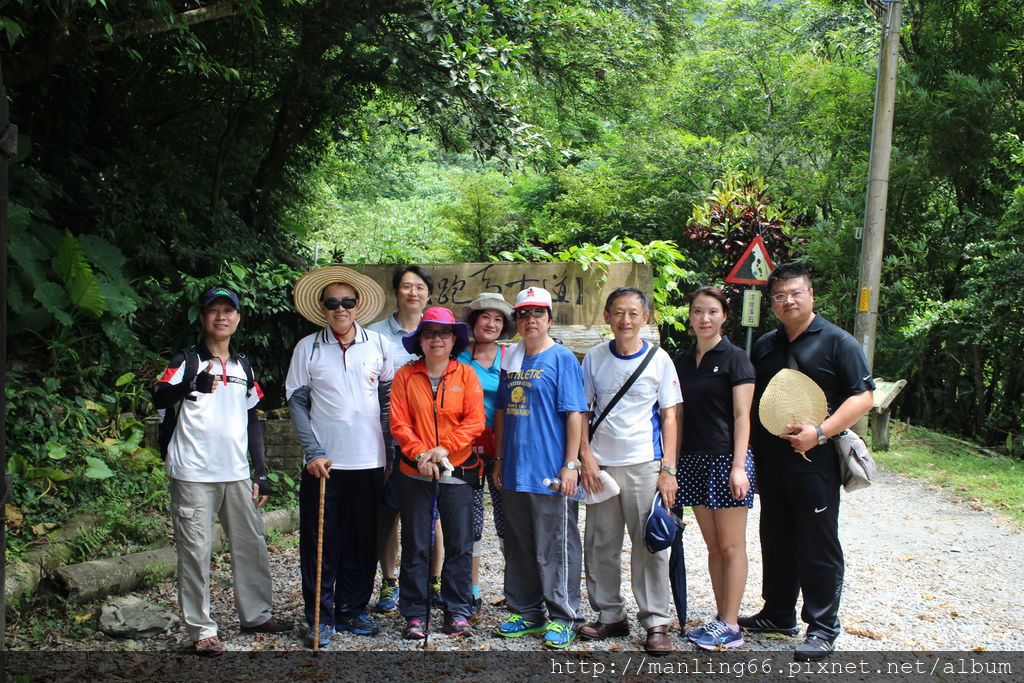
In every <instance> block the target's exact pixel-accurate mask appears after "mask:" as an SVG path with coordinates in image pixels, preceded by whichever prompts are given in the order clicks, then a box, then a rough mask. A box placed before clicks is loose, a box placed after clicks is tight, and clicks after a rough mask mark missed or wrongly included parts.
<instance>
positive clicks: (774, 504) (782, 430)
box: [739, 263, 875, 660]
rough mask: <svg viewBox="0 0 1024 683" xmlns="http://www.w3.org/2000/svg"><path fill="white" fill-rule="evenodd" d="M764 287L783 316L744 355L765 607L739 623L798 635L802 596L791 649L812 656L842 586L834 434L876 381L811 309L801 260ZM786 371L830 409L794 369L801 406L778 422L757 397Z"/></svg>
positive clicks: (821, 646)
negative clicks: (749, 380) (752, 376)
mask: <svg viewBox="0 0 1024 683" xmlns="http://www.w3.org/2000/svg"><path fill="white" fill-rule="evenodd" d="M768 295H769V301H770V302H771V307H772V312H773V313H775V316H776V317H777V318H778V319H779V322H780V323H782V324H781V325H780V326H779V327H778V328H776V329H774V330H772V331H771V332H768V333H767V334H765V335H763V336H762V337H761V338H760V339H758V340H757V343H756V344H755V345H754V351H753V353H752V354H751V361H752V362H753V364H754V370H755V371H756V373H757V384H756V387H757V388H756V389H755V396H754V410H755V411H757V412H756V414H755V415H754V416H753V418H752V420H751V421H752V423H753V430H752V441H753V451H754V458H755V462H756V465H757V479H758V492H759V493H760V495H761V524H760V531H761V554H762V566H763V584H762V590H761V596H762V597H763V598H764V606H763V607H762V608H761V610H760V611H759V612H758V613H757V614H754V615H752V616H749V617H740V618H739V625H740V626H741V627H743V628H744V629H745V630H747V631H750V632H755V633H783V634H786V635H796V634H797V633H799V629H798V627H797V622H796V601H797V596H798V595H800V594H803V611H802V612H801V615H800V616H801V618H802V619H803V621H804V622H805V623H806V624H807V632H806V633H805V637H804V640H803V642H801V643H799V644H797V646H796V650H795V652H794V657H795V658H796V659H797V660H816V659H822V658H824V657H826V656H828V655H829V653H831V652H832V651H833V650H834V649H835V640H836V638H837V637H838V635H839V597H840V594H841V592H842V587H843V569H844V561H843V549H842V546H841V545H840V543H839V487H840V485H841V482H840V477H839V458H838V454H837V451H836V449H835V447H834V445H833V444H832V442H831V437H834V436H836V435H838V434H840V433H841V432H843V431H844V430H846V429H849V428H850V427H851V426H852V425H853V424H854V423H855V422H856V421H857V420H858V419H860V418H861V416H863V415H864V414H865V413H867V412H868V411H869V410H870V409H871V406H872V393H871V392H872V390H873V389H874V388H875V383H874V380H872V378H871V371H870V370H869V369H868V366H867V361H866V360H865V358H864V353H863V351H862V350H861V348H860V345H858V344H857V342H856V340H854V338H853V337H852V336H851V335H850V334H849V333H848V332H846V331H844V330H842V329H840V328H838V327H836V326H835V325H833V324H832V323H830V322H828V321H827V320H825V319H824V318H823V317H822V316H821V314H819V313H818V312H817V311H815V310H814V289H813V287H812V286H811V277H810V272H809V271H808V269H807V268H806V267H805V266H802V265H799V264H792V263H791V264H785V265H781V266H779V267H778V268H776V269H775V270H774V271H772V273H771V275H769V276H768ZM787 369H792V370H799V371H800V372H801V373H803V374H804V375H806V376H807V377H808V378H809V381H810V382H812V383H813V384H815V385H817V387H819V388H820V391H822V392H824V395H825V399H826V401H827V404H828V415H827V417H826V415H825V412H824V411H823V410H822V406H821V404H820V397H816V396H812V395H811V394H814V393H815V392H813V391H812V392H808V391H807V390H806V389H800V382H802V381H803V380H801V378H800V377H799V376H797V375H793V376H791V377H790V378H788V379H786V378H785V377H783V378H781V379H783V380H785V384H784V386H785V387H787V388H786V389H785V390H786V391H787V392H788V393H789V396H790V397H791V399H790V403H793V404H796V403H799V404H800V414H801V416H798V417H793V418H792V420H793V422H792V423H790V424H780V420H779V417H780V413H779V411H778V410H777V408H778V407H779V404H778V403H773V402H772V401H770V400H769V401H766V403H765V414H764V415H763V416H761V414H760V409H759V404H760V401H761V398H762V397H763V395H764V394H767V392H768V390H769V387H770V386H771V382H772V381H773V379H774V378H775V376H776V375H777V374H779V373H780V372H783V371H785V370H787ZM777 386H778V385H776V388H777ZM768 398H769V399H770V398H771V397H770V395H769V396H768ZM773 418H775V419H773ZM769 430H771V431H769ZM772 432H774V433H772Z"/></svg>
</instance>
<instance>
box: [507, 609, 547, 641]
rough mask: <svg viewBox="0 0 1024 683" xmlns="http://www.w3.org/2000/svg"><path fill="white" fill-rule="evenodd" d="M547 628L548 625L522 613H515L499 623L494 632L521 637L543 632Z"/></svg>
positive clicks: (508, 636)
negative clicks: (527, 617) (525, 617)
mask: <svg viewBox="0 0 1024 683" xmlns="http://www.w3.org/2000/svg"><path fill="white" fill-rule="evenodd" d="M546 630H547V626H545V625H544V624H541V623H540V622H537V621H530V620H529V619H524V618H523V615H521V614H513V615H512V616H511V617H509V620H508V621H506V622H505V623H504V624H500V625H498V627H497V628H495V629H494V632H495V633H497V634H498V635H499V636H505V637H506V638H519V637H520V636H527V635H530V634H531V633H541V632H542V631H546Z"/></svg>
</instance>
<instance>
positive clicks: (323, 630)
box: [303, 624, 335, 647]
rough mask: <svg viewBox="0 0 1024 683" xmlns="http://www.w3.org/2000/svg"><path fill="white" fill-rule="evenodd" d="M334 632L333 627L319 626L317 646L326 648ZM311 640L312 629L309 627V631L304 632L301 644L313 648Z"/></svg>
mask: <svg viewBox="0 0 1024 683" xmlns="http://www.w3.org/2000/svg"><path fill="white" fill-rule="evenodd" d="M334 632H335V631H334V627H333V626H330V625H328V624H320V640H319V643H318V645H317V646H318V647H327V646H328V645H330V644H331V636H332V635H334ZM313 638H314V636H313V627H312V626H310V627H309V630H308V631H306V637H305V638H304V639H303V642H304V643H305V644H306V647H313Z"/></svg>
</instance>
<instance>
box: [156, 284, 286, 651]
mask: <svg viewBox="0 0 1024 683" xmlns="http://www.w3.org/2000/svg"><path fill="white" fill-rule="evenodd" d="M199 308H200V313H199V320H200V323H201V325H202V328H203V341H202V342H200V343H199V344H197V345H195V346H192V347H190V348H187V349H184V350H182V351H180V352H179V353H178V354H177V355H175V356H174V358H172V359H171V360H170V362H169V363H168V364H167V369H166V370H165V371H164V374H163V376H162V377H161V378H160V380H159V381H158V382H157V383H156V386H155V387H154V388H153V404H154V405H155V406H156V407H157V408H158V409H161V410H164V411H172V412H171V413H170V414H169V415H167V418H168V419H169V420H170V422H168V426H169V427H171V428H172V429H173V431H172V432H171V433H170V434H169V440H168V441H167V443H166V458H167V466H166V467H167V478H168V480H169V481H170V492H171V512H172V515H173V523H174V543H175V546H176V548H177V550H178V602H179V603H180V604H181V611H182V616H183V618H184V622H185V629H186V630H187V631H188V633H189V635H190V636H192V640H193V641H194V643H195V645H194V647H195V652H196V654H198V655H201V656H206V657H213V656H217V655H220V654H222V653H223V652H224V651H225V650H227V648H226V647H224V645H223V644H222V643H221V642H220V640H219V639H218V638H217V624H216V623H215V622H214V621H213V619H212V618H211V617H210V554H211V552H212V545H213V525H214V518H216V517H219V518H220V522H221V525H222V526H223V527H224V531H225V532H226V533H227V535H228V538H229V539H230V541H231V563H232V578H233V580H234V587H235V606H236V608H237V610H238V620H239V622H240V624H241V627H242V630H243V631H256V632H261V633H282V632H285V631H290V630H291V628H292V625H291V624H290V623H288V622H285V621H281V620H279V619H277V618H275V617H274V616H273V615H272V614H271V609H270V608H271V601H272V598H273V595H272V587H271V577H270V560H269V557H268V556H267V542H266V538H265V537H264V532H263V518H262V517H261V516H260V513H259V509H258V508H259V507H261V506H262V505H263V504H264V503H265V502H267V497H268V496H269V495H270V482H268V481H267V476H266V474H267V468H266V464H265V462H264V450H263V428H262V426H261V425H260V422H259V418H258V416H257V415H256V410H255V409H256V404H257V403H259V401H260V398H262V396H263V391H262V390H261V389H260V386H259V384H257V383H256V381H255V379H253V376H252V368H251V366H249V362H248V360H247V359H246V358H245V356H243V355H242V354H239V353H238V352H237V351H236V350H235V349H233V348H232V347H231V337H232V335H234V333H235V331H236V330H237V329H238V324H239V322H240V321H241V319H242V315H241V302H240V301H239V299H238V294H236V293H235V292H233V291H231V290H230V289H227V288H226V287H211V288H210V289H208V290H207V291H205V292H203V294H202V296H200V298H199ZM162 445H163V444H162ZM247 455H248V456H249V457H251V458H252V469H253V478H252V479H250V478H249V474H250V473H249V457H247Z"/></svg>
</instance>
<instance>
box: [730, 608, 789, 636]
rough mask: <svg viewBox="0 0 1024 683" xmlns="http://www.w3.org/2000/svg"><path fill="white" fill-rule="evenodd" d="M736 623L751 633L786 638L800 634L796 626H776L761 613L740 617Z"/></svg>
mask: <svg viewBox="0 0 1024 683" xmlns="http://www.w3.org/2000/svg"><path fill="white" fill-rule="evenodd" d="M736 621H737V623H738V624H739V625H740V628H741V629H743V630H744V631H750V632H751V633H780V634H782V635H784V636H795V635H796V634H798V633H800V628H799V627H798V626H797V625H796V624H793V625H792V626H786V625H782V624H776V623H775V622H774V621H772V620H771V619H769V618H767V617H765V616H763V614H762V613H761V612H758V613H757V614H754V615H752V616H749V617H740V618H739V619H737V620H736Z"/></svg>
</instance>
